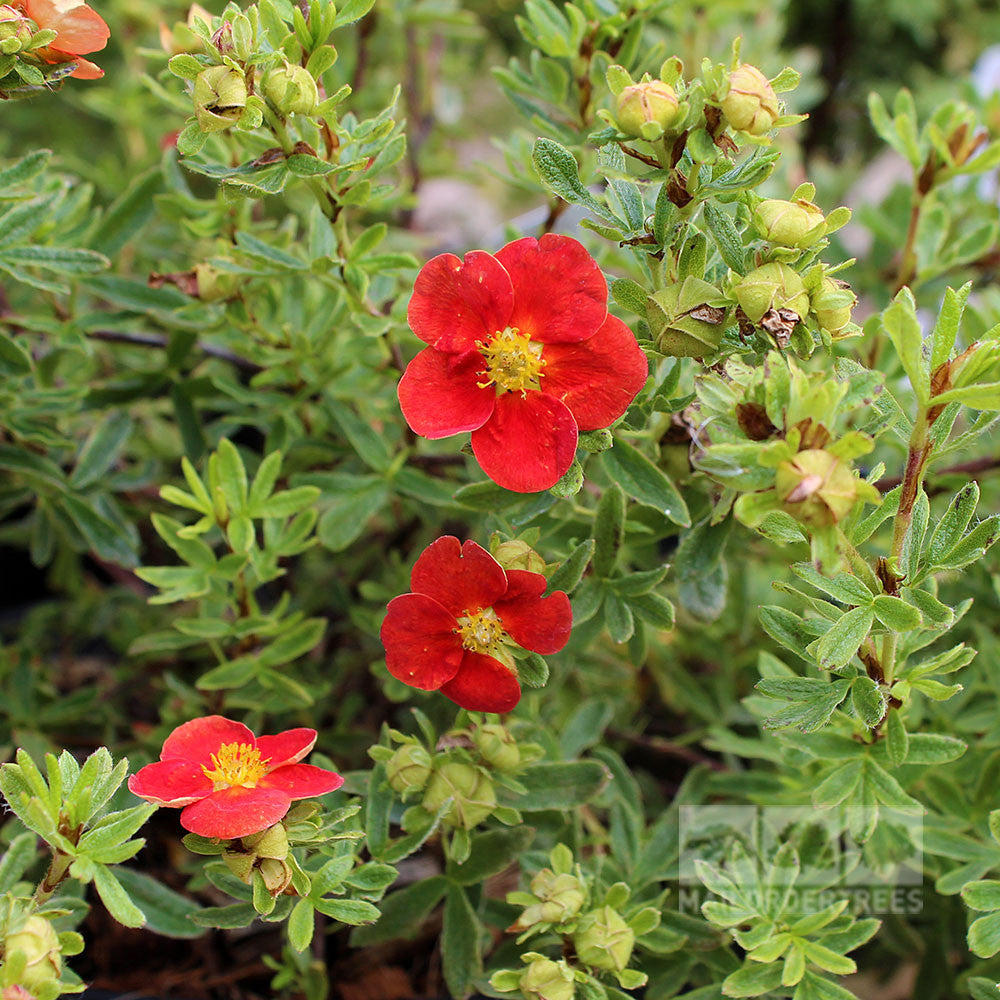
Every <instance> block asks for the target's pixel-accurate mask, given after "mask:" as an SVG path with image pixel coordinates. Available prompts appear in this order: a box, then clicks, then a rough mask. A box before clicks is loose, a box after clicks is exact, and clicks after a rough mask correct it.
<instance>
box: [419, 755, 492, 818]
mask: <svg viewBox="0 0 1000 1000" xmlns="http://www.w3.org/2000/svg"><path fill="white" fill-rule="evenodd" d="M448 799H452V800H453V801H452V804H451V808H450V809H448V811H447V812H446V813H445V814H444V816H443V817H442V820H443V822H444V823H446V824H447V825H448V826H455V827H461V828H462V829H463V830H471V829H472V828H473V827H474V826H478V825H479V824H480V823H482V821H483V820H484V819H486V818H487V817H488V816H490V815H491V814H492V813H493V810H494V809H496V807H497V796H496V791H495V790H494V788H493V782H492V780H491V779H490V776H489V775H488V774H486V772H485V771H483V769H482V768H481V767H477V766H476V765H475V764H467V763H465V762H463V761H458V760H450V761H446V762H445V763H444V764H442V765H441V766H440V767H439V768H437V769H436V770H435V771H434V774H433V775H431V780H430V781H429V782H428V784H427V790H426V791H425V792H424V798H423V801H422V803H421V804H422V805H423V807H424V809H426V810H427V811H428V812H430V813H436V812H437V811H438V809H440V808H441V806H443V805H444V804H445V802H447V801H448Z"/></svg>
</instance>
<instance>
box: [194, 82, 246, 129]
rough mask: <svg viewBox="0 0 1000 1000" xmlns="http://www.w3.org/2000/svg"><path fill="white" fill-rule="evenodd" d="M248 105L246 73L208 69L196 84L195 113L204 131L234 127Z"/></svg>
mask: <svg viewBox="0 0 1000 1000" xmlns="http://www.w3.org/2000/svg"><path fill="white" fill-rule="evenodd" d="M246 105H247V84H246V80H245V79H244V78H243V74H242V73H241V72H240V71H239V70H236V69H233V68H232V67H230V66H209V67H208V69H204V70H202V71H201V72H200V73H199V74H198V76H197V78H196V79H195V81H194V113H195V115H196V117H197V119H198V126H199V127H200V128H201V130H202V132H225V131H226V130H227V129H230V128H232V127H233V126H234V125H235V124H236V123H237V122H238V121H239V119H240V117H241V116H242V114H243V109H244V108H245V107H246Z"/></svg>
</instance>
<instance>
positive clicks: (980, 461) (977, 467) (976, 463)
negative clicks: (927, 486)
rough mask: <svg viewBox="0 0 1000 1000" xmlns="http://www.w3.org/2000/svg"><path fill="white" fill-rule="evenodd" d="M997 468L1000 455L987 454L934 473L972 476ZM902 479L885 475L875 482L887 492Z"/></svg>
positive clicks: (999, 466) (937, 489)
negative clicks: (991, 455)
mask: <svg viewBox="0 0 1000 1000" xmlns="http://www.w3.org/2000/svg"><path fill="white" fill-rule="evenodd" d="M996 469H1000V457H990V456H987V457H985V458H974V459H971V460H970V461H968V462H959V463H958V464H957V465H949V466H948V467H947V468H945V469H937V470H935V471H934V473H933V475H935V476H972V475H975V474H976V473H979V472H993V471H995V470H996ZM902 481H903V477H902V476H885V477H884V478H882V479H880V480H879V481H878V482H877V483H876V484H875V488H876V489H877V490H879V492H881V493H885V492H886V491H887V490H892V489H895V488H896V487H897V486H899V485H900V483H902ZM943 489H944V487H936V488H934V489H931V490H928V493H940V492H942V491H943Z"/></svg>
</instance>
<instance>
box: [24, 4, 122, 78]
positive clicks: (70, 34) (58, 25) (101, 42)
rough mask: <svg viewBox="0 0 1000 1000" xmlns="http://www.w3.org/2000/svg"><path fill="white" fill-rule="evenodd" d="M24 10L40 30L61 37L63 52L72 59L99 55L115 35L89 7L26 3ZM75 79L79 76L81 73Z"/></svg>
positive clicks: (61, 50)
mask: <svg viewBox="0 0 1000 1000" xmlns="http://www.w3.org/2000/svg"><path fill="white" fill-rule="evenodd" d="M24 10H25V13H26V14H27V15H28V17H30V18H31V19H32V21H34V22H35V23H36V24H37V25H38V27H39V28H51V29H52V30H53V31H55V32H56V33H57V35H58V37H57V38H56V44H57V46H58V49H59V51H60V52H66V53H69V54H71V55H80V54H81V53H84V52H97V51H98V50H100V49H103V48H104V46H105V45H107V44H108V39H109V38H110V37H111V31H110V29H109V28H108V26H107V24H105V23H104V19H103V18H102V17H101V16H100V14H98V13H97V12H96V11H94V10H91V9H90V8H89V7H88V6H87V5H86V4H85V3H75V4H74V3H68V2H67V0H24ZM84 62H86V60H84ZM88 65H93V64H92V63H90V64H88ZM77 72H79V70H78V71H77ZM73 75H74V76H76V75H77V73H74V74H73Z"/></svg>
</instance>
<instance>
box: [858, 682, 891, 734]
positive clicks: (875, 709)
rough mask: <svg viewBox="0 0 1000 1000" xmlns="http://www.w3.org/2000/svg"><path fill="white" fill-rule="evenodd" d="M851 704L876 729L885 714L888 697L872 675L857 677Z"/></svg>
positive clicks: (859, 715) (867, 723) (866, 723)
mask: <svg viewBox="0 0 1000 1000" xmlns="http://www.w3.org/2000/svg"><path fill="white" fill-rule="evenodd" d="M851 704H852V705H853V706H854V712H855V714H856V715H857V716H858V718H859V719H861V721H862V722H864V724H865V725H866V726H867V727H868V728H869V729H874V728H875V727H876V726H877V725H878V724H879V723H880V722H881V721H882V717H883V716H884V715H885V710H886V697H885V694H884V693H883V692H882V689H881V688H880V687H879V685H878V684H876V683H875V681H873V680H872V679H871V678H870V677H864V676H862V677H855V678H854V682H853V683H852V685H851Z"/></svg>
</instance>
